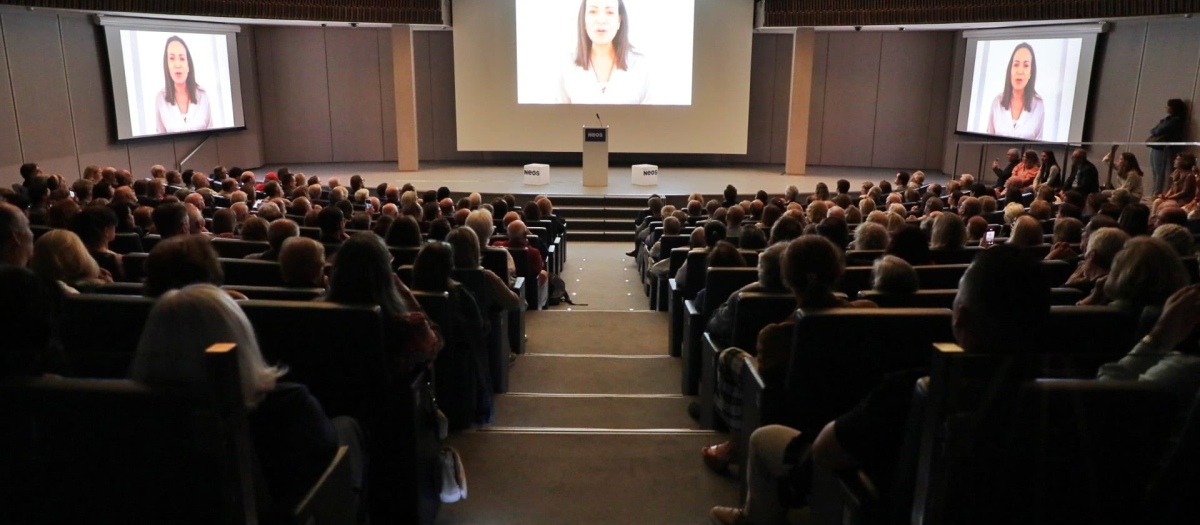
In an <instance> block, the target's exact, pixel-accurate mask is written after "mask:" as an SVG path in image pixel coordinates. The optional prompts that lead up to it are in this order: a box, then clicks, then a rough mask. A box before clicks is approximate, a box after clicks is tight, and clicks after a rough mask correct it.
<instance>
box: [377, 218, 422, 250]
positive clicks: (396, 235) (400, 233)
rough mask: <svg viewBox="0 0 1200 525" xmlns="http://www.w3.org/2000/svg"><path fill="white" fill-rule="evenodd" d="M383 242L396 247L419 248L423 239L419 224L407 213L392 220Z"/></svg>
mask: <svg viewBox="0 0 1200 525" xmlns="http://www.w3.org/2000/svg"><path fill="white" fill-rule="evenodd" d="M384 242H386V243H387V245H388V246H392V247H396V248H420V247H421V243H422V242H423V239H421V226H420V225H419V224H417V220H416V219H414V218H412V217H409V216H407V215H405V216H401V217H400V218H398V219H396V220H395V221H392V226H391V227H390V228H388V231H387V236H386V237H385V238H384Z"/></svg>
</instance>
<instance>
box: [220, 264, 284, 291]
mask: <svg viewBox="0 0 1200 525" xmlns="http://www.w3.org/2000/svg"><path fill="white" fill-rule="evenodd" d="M220 262H221V270H222V271H223V272H225V284H229V285H235V286H278V287H284V286H286V285H287V283H285V282H283V273H281V272H280V270H279V263H277V262H275V261H255V260H246V259H220Z"/></svg>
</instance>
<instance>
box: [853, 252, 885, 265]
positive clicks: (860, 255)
mask: <svg viewBox="0 0 1200 525" xmlns="http://www.w3.org/2000/svg"><path fill="white" fill-rule="evenodd" d="M885 255H887V252H885V251H883V250H847V251H846V266H847V267H856V266H871V265H873V264H875V260H876V259H879V258H881V257H883V256H885Z"/></svg>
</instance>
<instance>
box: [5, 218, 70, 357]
mask: <svg viewBox="0 0 1200 525" xmlns="http://www.w3.org/2000/svg"><path fill="white" fill-rule="evenodd" d="M0 213H2V212H0ZM0 290H4V300H3V301H0V330H2V331H3V333H4V334H5V336H4V344H3V345H0V379H3V378H7V377H28V376H40V375H43V374H48V373H53V372H61V371H62V370H63V367H64V365H65V357H64V356H63V355H62V345H61V343H60V341H59V338H58V323H59V311H60V303H61V302H62V293H61V291H59V290H58V289H57V288H56V287H55V286H52V285H51V284H50V283H47V282H46V281H45V280H43V279H40V278H38V277H37V276H35V275H34V274H33V272H31V271H29V270H28V269H25V268H21V267H18V266H9V265H3V264H0Z"/></svg>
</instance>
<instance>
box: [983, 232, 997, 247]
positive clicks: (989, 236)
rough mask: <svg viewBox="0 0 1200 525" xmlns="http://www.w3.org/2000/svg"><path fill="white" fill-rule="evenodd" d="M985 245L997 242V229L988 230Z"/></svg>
mask: <svg viewBox="0 0 1200 525" xmlns="http://www.w3.org/2000/svg"><path fill="white" fill-rule="evenodd" d="M983 243H984V246H992V245H994V244H996V230H988V231H987V233H986V234H984V236H983Z"/></svg>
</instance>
